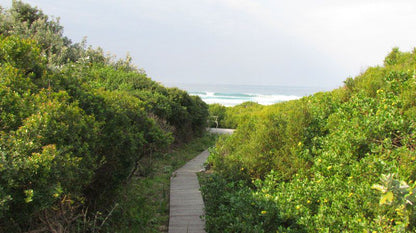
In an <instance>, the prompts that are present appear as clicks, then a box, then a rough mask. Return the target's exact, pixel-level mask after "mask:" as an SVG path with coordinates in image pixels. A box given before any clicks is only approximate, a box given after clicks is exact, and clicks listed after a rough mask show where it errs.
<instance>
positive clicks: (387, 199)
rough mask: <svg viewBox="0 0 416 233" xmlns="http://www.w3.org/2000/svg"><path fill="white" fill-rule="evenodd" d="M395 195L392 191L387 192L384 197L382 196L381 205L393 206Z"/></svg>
mask: <svg viewBox="0 0 416 233" xmlns="http://www.w3.org/2000/svg"><path fill="white" fill-rule="evenodd" d="M393 197H394V196H393V193H392V192H391V191H390V192H387V193H386V194H384V195H382V196H381V199H380V205H383V204H387V205H390V204H391V202H392V201H393Z"/></svg>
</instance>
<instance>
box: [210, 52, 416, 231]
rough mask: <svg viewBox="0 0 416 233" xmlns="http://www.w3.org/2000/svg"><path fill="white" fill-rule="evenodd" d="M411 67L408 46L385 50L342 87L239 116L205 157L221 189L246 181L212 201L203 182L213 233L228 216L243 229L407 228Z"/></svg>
mask: <svg viewBox="0 0 416 233" xmlns="http://www.w3.org/2000/svg"><path fill="white" fill-rule="evenodd" d="M415 69H416V52H415V50H414V51H412V52H407V53H403V52H400V51H399V50H398V49H393V51H392V52H391V53H390V54H389V55H388V56H387V58H386V60H385V64H384V66H383V67H370V68H368V69H367V70H366V71H365V72H364V73H362V74H361V75H359V76H357V77H356V78H354V79H352V78H348V79H347V80H346V81H345V86H344V87H342V88H340V89H337V90H334V91H332V92H327V93H317V94H315V95H313V96H309V97H305V98H302V99H300V100H295V101H290V102H286V103H280V104H276V105H274V106H268V107H264V108H263V110H261V111H252V112H251V113H250V114H246V117H247V119H246V120H244V121H243V122H241V123H240V124H239V126H238V128H237V130H236V132H235V133H234V135H232V136H231V137H229V138H227V139H223V140H220V141H219V142H218V143H217V147H216V149H215V151H214V153H212V155H211V157H210V158H209V161H210V163H211V165H212V166H213V168H214V170H215V171H216V172H217V174H218V175H219V176H220V177H223V178H221V179H224V178H225V179H227V182H230V184H229V185H228V184H227V185H228V186H232V185H235V184H241V181H243V184H244V185H243V186H242V187H239V188H231V189H229V188H225V190H226V191H225V193H222V194H221V197H219V196H216V195H215V193H216V192H218V188H217V187H215V186H216V185H220V186H222V185H223V181H221V179H217V178H216V179H214V180H210V179H208V180H206V182H207V186H206V187H208V188H205V192H206V194H205V195H206V197H207V200H206V203H207V206H208V207H207V215H208V216H207V220H210V219H215V221H212V222H210V224H212V226H211V225H210V229H213V230H212V232H218V230H215V229H226V228H227V227H228V226H230V225H233V224H236V220H241V222H238V223H237V224H238V225H239V226H240V227H242V229H240V230H238V231H241V232H250V231H253V230H252V229H253V228H255V227H258V228H259V229H258V232H261V231H264V232H275V231H278V232H290V231H295V232H302V231H307V232H405V231H415V230H416V228H415V219H416V212H415V211H416V207H415V205H416V202H415V201H414V200H416V196H415V193H416V192H415V191H416V190H415V179H416V166H415V160H416V151H415V148H416V136H415V131H416V124H415V116H416V114H415V112H416V111H415V109H416V105H415V104H416V101H415V98H416V96H415V93H416V85H415V83H416V81H415V79H416V73H415ZM380 183H381V184H380ZM247 184H248V185H247ZM211 186H212V187H211ZM228 186H227V187H228ZM247 189H249V191H245V192H248V194H244V195H241V193H239V190H247ZM210 195H214V196H210ZM211 202H212V204H213V205H219V204H218V203H217V202H220V203H222V204H221V205H224V207H222V208H217V209H215V208H214V207H210V206H211ZM263 202H267V203H268V204H267V205H266V206H264V205H263V204H262V203H263ZM247 203H254V204H253V205H254V206H252V207H251V209H244V210H243V209H240V207H239V206H241V205H243V206H245V205H247ZM233 209H237V211H228V210H233ZM260 210H264V211H265V212H264V213H265V216H264V217H266V215H267V216H268V217H270V218H272V219H273V220H272V221H273V222H275V224H276V225H274V228H267V226H266V225H264V220H261V219H260V220H259V219H256V217H258V215H259V211H260ZM211 211H212V212H211ZM268 214H270V215H268ZM230 215H231V216H230ZM242 219H244V220H245V223H244V224H243V223H242V221H243V220H242ZM282 220H283V221H282ZM286 220H289V222H290V224H288V222H286ZM216 223H218V225H216ZM242 224H243V225H242Z"/></svg>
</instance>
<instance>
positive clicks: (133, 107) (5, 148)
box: [0, 1, 208, 232]
mask: <svg viewBox="0 0 416 233" xmlns="http://www.w3.org/2000/svg"><path fill="white" fill-rule="evenodd" d="M207 115H208V106H207V105H206V104H205V103H204V102H202V100H201V99H200V98H199V97H195V96H189V95H188V94H187V93H186V92H185V91H182V90H179V89H175V88H165V87H163V86H161V85H160V84H158V83H156V82H154V81H152V80H151V79H150V78H148V77H147V75H146V74H145V73H144V71H143V70H140V69H137V68H135V67H134V66H133V65H132V64H131V59H130V58H129V57H127V58H126V59H123V60H115V59H114V58H112V57H108V56H105V55H104V53H103V51H102V49H99V48H98V49H94V48H91V47H86V46H85V42H82V43H72V42H71V41H70V40H69V39H68V38H66V37H65V36H63V28H62V26H60V25H59V22H58V20H56V19H50V18H49V17H48V16H46V15H44V14H43V13H42V11H40V10H39V9H37V8H33V7H31V6H29V5H27V4H24V3H22V2H20V1H13V5H12V7H11V9H8V10H4V9H3V8H1V7H0V231H1V232H22V231H28V230H39V231H54V230H55V231H63V230H66V231H91V232H96V231H97V230H99V228H100V227H103V225H104V222H106V221H107V220H108V219H107V218H106V216H109V214H110V213H111V211H113V210H114V206H116V205H117V204H116V203H115V201H114V198H115V197H116V196H117V194H118V193H119V192H120V190H122V189H123V187H124V185H125V184H127V183H128V181H129V180H130V179H131V177H132V176H133V175H139V176H140V175H142V176H143V175H145V174H146V169H149V166H152V164H151V161H152V160H153V158H157V157H158V156H160V155H161V154H162V153H163V152H165V151H167V150H168V149H169V148H171V147H172V145H178V144H181V143H184V142H188V141H189V140H191V139H192V138H194V137H195V136H198V135H201V134H202V133H203V131H204V129H205V123H206V120H207ZM98 213H100V214H98ZM97 216H103V217H97Z"/></svg>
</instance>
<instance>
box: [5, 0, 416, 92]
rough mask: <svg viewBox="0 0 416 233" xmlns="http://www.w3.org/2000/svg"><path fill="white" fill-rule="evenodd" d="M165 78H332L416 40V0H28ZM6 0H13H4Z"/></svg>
mask: <svg viewBox="0 0 416 233" xmlns="http://www.w3.org/2000/svg"><path fill="white" fill-rule="evenodd" d="M24 2H27V3H30V4H31V5H35V6H38V7H39V8H40V9H41V10H43V12H44V13H45V14H47V15H52V16H56V17H60V22H61V24H62V25H63V26H64V29H65V35H66V36H68V37H69V38H70V39H72V41H73V42H79V41H81V40H82V38H83V37H84V36H86V37H87V41H88V44H89V45H92V46H94V47H96V46H100V47H102V48H103V49H104V50H105V51H109V52H111V53H113V54H116V55H117V56H118V57H125V55H126V54H127V53H129V54H130V55H131V56H132V57H133V61H134V63H135V64H136V65H137V66H139V67H140V68H143V69H144V70H145V71H146V72H147V74H148V75H149V76H150V77H151V78H152V79H154V80H156V81H159V82H162V83H164V84H168V83H172V82H177V83H221V84H229V83H232V84H259V85H296V86H324V87H331V88H335V87H338V86H341V85H342V82H343V80H345V79H346V78H347V77H349V76H356V75H357V74H359V73H360V71H363V70H364V69H365V68H366V67H368V66H374V65H381V64H382V63H383V60H384V57H385V56H386V55H387V54H388V53H389V52H390V51H391V49H392V48H393V47H399V48H400V50H402V51H410V50H412V49H413V48H414V47H415V46H416V30H415V28H416V1H415V0H388V1H387V0H291V1H287V0H285V1H282V0H71V1H66V0H27V1H24ZM0 5H1V6H3V7H9V6H10V5H11V0H0Z"/></svg>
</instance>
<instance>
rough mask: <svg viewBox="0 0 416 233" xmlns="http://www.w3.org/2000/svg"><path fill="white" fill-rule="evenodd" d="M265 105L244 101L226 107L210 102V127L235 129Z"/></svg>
mask: <svg viewBox="0 0 416 233" xmlns="http://www.w3.org/2000/svg"><path fill="white" fill-rule="evenodd" d="M263 107H264V106H263V105H260V104H258V103H255V102H244V103H242V104H239V105H236V106H234V107H225V106H223V105H221V104H210V105H209V115H210V116H209V124H210V127H214V128H215V127H217V128H226V129H235V128H237V127H238V125H239V124H240V122H244V121H245V120H247V119H249V118H250V117H251V116H252V115H253V114H255V113H256V112H258V111H260V110H261V109H263Z"/></svg>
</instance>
